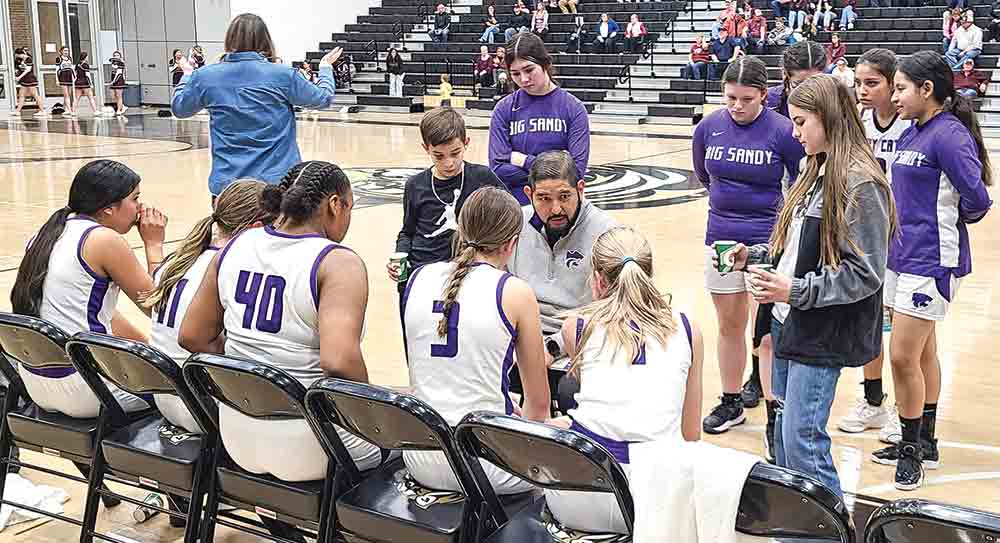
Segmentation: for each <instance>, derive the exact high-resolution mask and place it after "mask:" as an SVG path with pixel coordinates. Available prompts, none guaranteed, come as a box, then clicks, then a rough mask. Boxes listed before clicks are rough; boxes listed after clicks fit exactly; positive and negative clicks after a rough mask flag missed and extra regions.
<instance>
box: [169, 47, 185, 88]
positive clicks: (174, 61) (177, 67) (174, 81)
mask: <svg viewBox="0 0 1000 543" xmlns="http://www.w3.org/2000/svg"><path fill="white" fill-rule="evenodd" d="M182 60H184V53H183V52H182V51H181V50H180V49H174V56H173V57H172V58H171V59H170V64H169V65H168V66H167V71H169V72H170V84H171V85H173V86H175V87H176V86H177V85H178V84H179V83H180V82H181V78H182V77H184V68H182V67H181V61H182Z"/></svg>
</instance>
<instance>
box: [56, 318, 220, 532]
mask: <svg viewBox="0 0 1000 543" xmlns="http://www.w3.org/2000/svg"><path fill="white" fill-rule="evenodd" d="M66 351H67V352H68V353H69V354H70V357H71V358H72V359H73V361H74V363H75V364H76V367H77V368H79V370H80V375H81V376H83V378H84V380H86V381H87V383H88V384H89V385H90V386H91V388H92V389H93V390H94V391H95V393H96V394H97V397H98V399H99V400H100V401H101V405H102V407H103V408H104V409H105V410H107V411H108V412H116V411H121V407H120V406H119V405H118V402H116V401H115V399H114V397H113V396H112V394H111V392H110V391H109V390H108V387H107V386H106V385H105V383H104V381H103V380H102V379H101V378H102V377H103V378H104V379H107V380H108V381H111V382H112V383H114V384H115V385H116V386H117V387H118V388H121V389H122V390H125V391H126V392H129V393H132V394H135V395H144V394H145V395H148V394H170V395H173V396H177V397H179V398H180V400H181V401H182V402H183V403H184V405H185V407H187V409H188V410H189V411H190V412H191V415H192V416H193V417H194V419H195V420H196V421H197V422H198V424H199V426H201V427H202V428H205V427H207V426H206V425H207V424H209V423H210V421H209V419H208V417H207V415H205V414H204V412H203V411H202V409H201V407H200V406H199V405H198V403H197V401H196V400H195V398H194V395H193V394H192V393H191V391H190V389H189V388H188V386H187V383H185V382H184V379H183V377H182V376H181V368H180V367H179V366H178V365H177V363H176V362H174V361H173V360H172V359H171V358H170V357H168V356H167V355H165V354H163V353H162V352H160V351H158V350H156V349H154V348H152V347H150V346H148V345H146V344H145V343H139V342H136V341H130V340H126V339H121V338H116V337H112V336H108V335H104V334H94V333H79V334H76V335H75V336H73V337H72V338H71V339H70V340H69V342H68V343H67V344H66ZM122 415H123V413H122ZM217 438H218V434H217V433H213V434H205V435H196V434H191V433H189V432H186V431H183V430H181V429H177V428H176V427H174V426H172V425H171V424H170V423H169V422H167V421H166V420H165V419H164V418H163V417H162V416H153V417H146V418H143V419H141V420H138V421H136V422H134V423H132V424H129V425H126V426H124V427H122V428H120V429H117V430H115V431H113V432H109V433H108V434H107V435H106V436H105V437H104V439H102V440H101V441H100V446H101V452H102V455H103V458H104V462H102V463H101V465H100V467H99V469H95V470H94V471H95V473H94V478H95V479H96V480H97V484H98V492H104V491H103V490H100V485H101V483H102V482H103V480H104V477H105V475H106V474H110V475H112V476H114V477H115V479H116V480H118V481H127V482H128V483H130V484H132V485H133V486H136V487H138V488H143V489H146V490H149V491H152V492H165V493H167V494H168V495H169V496H170V497H171V498H172V499H173V501H174V502H175V503H174V504H175V505H176V506H177V507H178V510H179V511H180V513H177V512H174V511H170V510H167V509H163V508H160V507H155V506H153V505H151V504H148V503H143V502H140V501H138V500H133V499H131V498H129V497H127V496H121V499H123V500H125V501H127V502H130V503H132V504H135V505H139V506H143V507H147V508H149V509H153V510H156V511H159V512H162V513H166V514H168V515H171V516H173V517H176V518H180V519H184V520H186V522H187V526H186V528H185V532H184V543H195V541H197V539H198V536H199V531H200V526H201V514H202V503H203V502H204V498H205V493H206V490H207V481H208V477H209V469H210V467H211V464H212V462H211V461H212V458H213V454H214V448H215V444H216V441H217ZM179 497H180V498H182V499H178V498H179ZM90 499H93V500H96V499H97V498H96V496H95V497H93V498H91V497H89V496H88V500H90ZM88 511H89V509H88Z"/></svg>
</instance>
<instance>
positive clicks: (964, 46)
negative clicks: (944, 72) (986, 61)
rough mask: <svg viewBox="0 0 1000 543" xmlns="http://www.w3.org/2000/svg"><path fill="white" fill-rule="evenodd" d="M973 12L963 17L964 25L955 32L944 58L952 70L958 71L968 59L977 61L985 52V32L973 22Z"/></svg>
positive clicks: (968, 12)
mask: <svg viewBox="0 0 1000 543" xmlns="http://www.w3.org/2000/svg"><path fill="white" fill-rule="evenodd" d="M973 17H974V13H973V11H972V10H969V11H967V12H965V15H963V16H962V25H961V26H960V27H959V28H958V29H957V30H955V35H954V36H952V38H951V46H950V47H949V48H948V52H947V53H945V55H944V58H945V60H947V61H948V64H949V65H950V66H951V69H952V70H958V69H960V68H961V67H962V63H964V62H965V60H966V59H975V58H976V57H978V56H979V55H980V53H982V52H983V30H982V29H981V28H979V27H978V26H976V23H975V22H974V21H973Z"/></svg>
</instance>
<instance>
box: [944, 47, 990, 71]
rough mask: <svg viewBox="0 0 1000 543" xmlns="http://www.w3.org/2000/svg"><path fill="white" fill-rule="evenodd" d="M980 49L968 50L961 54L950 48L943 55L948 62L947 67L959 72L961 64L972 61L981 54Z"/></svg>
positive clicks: (955, 48) (959, 51)
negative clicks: (968, 60)
mask: <svg viewBox="0 0 1000 543" xmlns="http://www.w3.org/2000/svg"><path fill="white" fill-rule="evenodd" d="M982 52H983V50H982V49H970V50H969V51H967V52H965V53H963V52H962V51H961V50H959V49H958V48H957V47H952V48H951V49H949V50H948V52H947V53H945V54H944V59H945V60H946V61H948V65H949V66H951V69H952V70H961V69H962V63H963V62H965V61H966V60H967V59H970V58H972V59H974V58H976V57H978V56H979V54H980V53H982Z"/></svg>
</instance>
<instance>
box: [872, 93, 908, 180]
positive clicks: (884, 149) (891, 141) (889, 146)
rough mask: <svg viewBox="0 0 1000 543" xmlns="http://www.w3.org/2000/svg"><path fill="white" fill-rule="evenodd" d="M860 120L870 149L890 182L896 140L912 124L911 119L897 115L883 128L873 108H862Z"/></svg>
mask: <svg viewBox="0 0 1000 543" xmlns="http://www.w3.org/2000/svg"><path fill="white" fill-rule="evenodd" d="M861 121H862V123H863V124H864V125H865V136H866V137H867V138H868V141H869V142H870V143H871V145H872V151H874V152H875V159H876V160H878V163H879V165H880V166H882V171H884V172H885V175H886V177H887V178H888V179H889V182H890V183H892V163H893V162H894V161H895V160H896V142H898V141H899V137H900V136H902V135H903V132H905V131H906V129H907V128H909V127H910V126H911V125H912V124H913V121H904V120H903V119H900V118H899V116H898V115H897V116H896V117H894V118H893V119H892V124H890V125H889V126H888V127H886V128H885V129H883V128H882V127H880V126H879V125H878V120H876V118H875V110H874V109H865V110H863V111H862V112H861Z"/></svg>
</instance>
